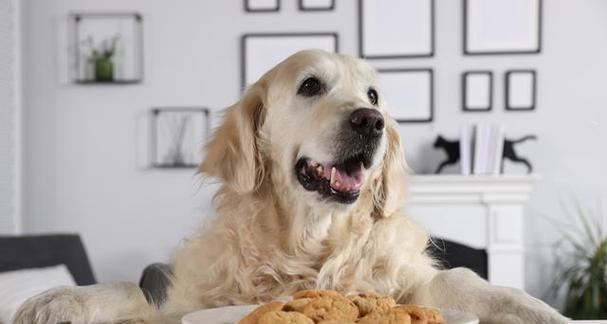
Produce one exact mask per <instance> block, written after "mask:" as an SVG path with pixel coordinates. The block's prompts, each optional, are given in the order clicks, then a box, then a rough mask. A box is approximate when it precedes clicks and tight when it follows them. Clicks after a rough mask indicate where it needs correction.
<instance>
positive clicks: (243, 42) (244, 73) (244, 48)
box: [240, 32, 339, 91]
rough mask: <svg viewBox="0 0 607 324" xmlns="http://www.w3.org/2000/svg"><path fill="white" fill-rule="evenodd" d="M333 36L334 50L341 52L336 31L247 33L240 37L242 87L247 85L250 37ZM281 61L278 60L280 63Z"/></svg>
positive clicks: (242, 88)
mask: <svg viewBox="0 0 607 324" xmlns="http://www.w3.org/2000/svg"><path fill="white" fill-rule="evenodd" d="M315 36H318V37H332V38H333V40H334V42H333V44H334V48H333V52H335V53H339V34H337V33H335V32H309V33H306V32H301V33H247V34H243V35H242V36H241V37H240V89H241V91H244V89H245V88H246V86H247V66H246V64H247V63H246V62H247V40H248V39H250V38H297V37H315ZM278 63H279V62H276V64H278Z"/></svg>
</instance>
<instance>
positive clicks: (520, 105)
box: [504, 70, 537, 111]
mask: <svg viewBox="0 0 607 324" xmlns="http://www.w3.org/2000/svg"><path fill="white" fill-rule="evenodd" d="M504 76H505V78H504V79H505V80H504V84H505V85H506V92H505V96H504V97H505V99H506V110H509V111H531V110H535V106H536V100H537V80H536V73H535V70H511V71H506V74H505V75H504Z"/></svg>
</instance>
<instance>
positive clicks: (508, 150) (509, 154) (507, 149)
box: [502, 135, 537, 173]
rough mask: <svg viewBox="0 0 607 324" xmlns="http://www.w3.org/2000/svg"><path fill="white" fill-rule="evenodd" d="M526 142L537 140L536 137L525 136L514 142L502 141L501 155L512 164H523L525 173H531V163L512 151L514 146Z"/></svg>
mask: <svg viewBox="0 0 607 324" xmlns="http://www.w3.org/2000/svg"><path fill="white" fill-rule="evenodd" d="M527 140H537V136H535V135H527V136H523V137H521V138H519V139H516V140H509V139H507V138H506V139H504V154H502V156H503V158H504V159H508V160H510V161H512V162H517V163H523V164H524V165H525V166H527V173H531V172H532V171H533V166H532V165H531V162H529V160H527V159H525V158H522V157H520V156H519V155H518V154H516V151H515V150H514V144H518V143H522V142H525V141H527ZM502 173H504V163H502Z"/></svg>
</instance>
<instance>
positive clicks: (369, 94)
mask: <svg viewBox="0 0 607 324" xmlns="http://www.w3.org/2000/svg"><path fill="white" fill-rule="evenodd" d="M367 97H369V101H370V102H371V104H372V105H373V106H377V100H379V99H378V97H377V91H375V89H373V88H369V91H367Z"/></svg>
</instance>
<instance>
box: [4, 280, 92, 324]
mask: <svg viewBox="0 0 607 324" xmlns="http://www.w3.org/2000/svg"><path fill="white" fill-rule="evenodd" d="M87 322H89V316H88V314H87V310H86V305H85V300H84V299H83V296H81V295H80V294H79V293H78V288H76V287H58V288H54V289H51V290H48V291H45V292H43V293H41V294H39V295H37V296H34V297H32V298H30V299H28V300H26V301H25V302H24V303H23V305H21V307H20V308H19V310H18V311H17V313H16V314H15V318H14V320H13V324H47V323H48V324H50V323H53V324H56V323H70V324H84V323H87Z"/></svg>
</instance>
